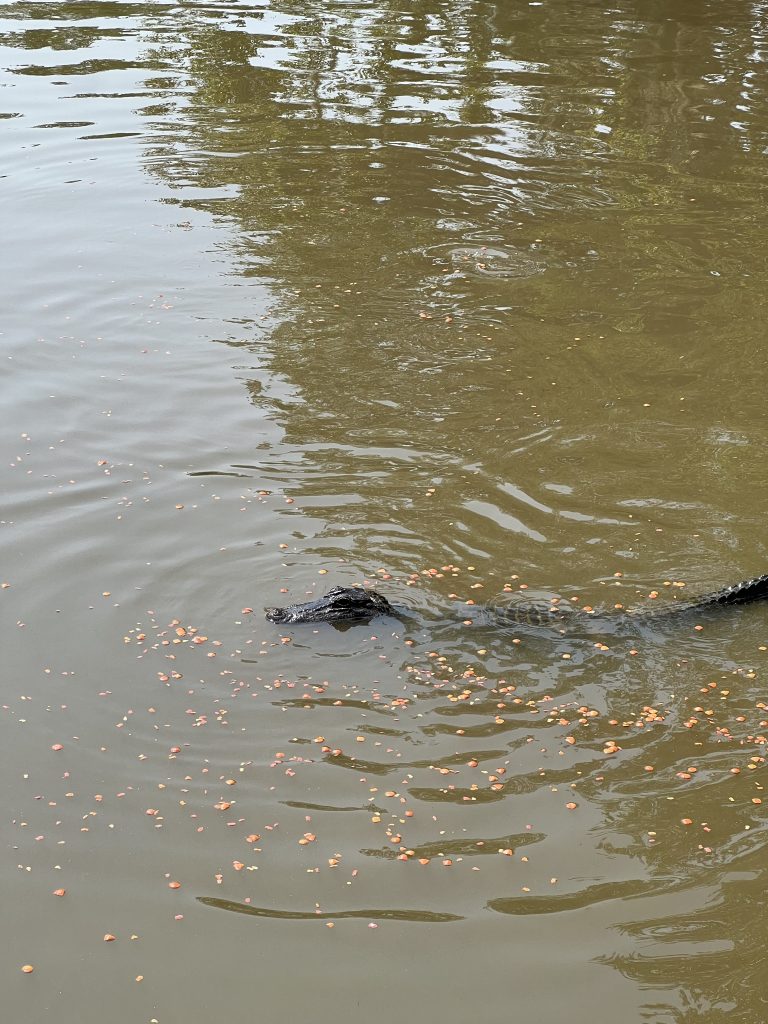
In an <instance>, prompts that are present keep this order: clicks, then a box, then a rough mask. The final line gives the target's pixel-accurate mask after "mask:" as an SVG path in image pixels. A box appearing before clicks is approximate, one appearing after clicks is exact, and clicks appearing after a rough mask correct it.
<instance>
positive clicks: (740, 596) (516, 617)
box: [266, 575, 768, 626]
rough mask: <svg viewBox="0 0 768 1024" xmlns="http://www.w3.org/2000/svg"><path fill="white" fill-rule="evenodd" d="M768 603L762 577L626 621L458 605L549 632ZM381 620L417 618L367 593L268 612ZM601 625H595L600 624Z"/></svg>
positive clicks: (298, 617)
mask: <svg viewBox="0 0 768 1024" xmlns="http://www.w3.org/2000/svg"><path fill="white" fill-rule="evenodd" d="M766 598H768V575H765V576H757V577H755V579H751V580H744V582H742V583H736V584H734V585H733V586H731V587H724V588H723V589H722V590H715V591H713V592H712V593H709V594H702V595H700V596H699V597H697V598H694V599H693V600H691V601H670V602H668V603H666V604H662V605H661V606H659V607H655V608H641V609H635V610H628V611H625V612H623V614H621V615H617V614H613V615H608V614H605V615H600V616H596V615H595V613H594V612H592V611H587V610H586V609H580V608H574V607H573V606H572V605H569V604H566V603H564V602H563V603H561V602H560V601H552V602H551V603H550V604H549V605H547V604H540V605H530V604H509V605H499V606H497V607H494V606H485V607H482V608H478V606H476V605H459V606H458V614H457V618H458V617H459V615H460V616H461V617H462V618H463V619H465V620H466V618H467V616H471V617H472V620H473V621H474V622H481V623H482V624H484V625H491V626H514V625H516V624H517V625H523V626H546V625H553V626H557V625H562V624H564V623H574V621H578V622H579V623H580V624H582V623H583V624H587V623H588V622H589V620H590V619H592V620H593V621H594V620H597V622H599V623H601V624H602V625H605V624H606V623H607V622H608V620H609V619H610V620H611V622H616V621H617V620H619V619H620V620H621V621H623V622H630V621H634V622H636V623H638V624H642V623H645V622H648V623H653V622H658V621H659V620H665V619H672V618H677V617H678V616H681V615H684V614H686V613H691V612H700V611H701V612H703V611H706V610H707V609H710V608H711V609H714V608H720V607H723V606H731V605H739V604H749V603H751V602H752V601H761V600H764V599H766ZM379 615H387V616H391V617H393V618H396V619H410V618H413V612H411V611H409V609H407V608H404V607H402V606H399V605H393V604H390V602H389V601H388V600H387V599H386V597H384V596H383V595H382V594H379V593H378V592H377V591H375V590H368V589H364V588H363V587H334V588H333V589H332V590H329V591H328V593H327V594H324V595H323V597H319V598H317V599H316V600H314V601H307V602H306V603H304V604H289V605H287V606H286V607H285V608H267V609H266V617H267V620H268V621H269V622H275V623H278V624H280V625H297V624H299V623H305V622H307V623H312V622H330V623H332V624H334V625H339V626H345V625H354V624H355V623H362V622H369V621H370V620H371V619H373V618H375V617H376V616H379ZM595 624H596V623H595Z"/></svg>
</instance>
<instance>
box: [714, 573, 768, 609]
mask: <svg viewBox="0 0 768 1024" xmlns="http://www.w3.org/2000/svg"><path fill="white" fill-rule="evenodd" d="M766 598H768V575H765V576H756V577H755V579H753V580H744V581H743V582H742V583H735V584H734V585H733V586H731V587H725V588H724V589H723V590H716V591H714V593H712V594H704V595H702V597H700V598H699V599H698V600H697V601H696V604H697V605H699V606H702V607H703V606H706V605H709V604H749V603H750V602H751V601H763V600H765V599H766Z"/></svg>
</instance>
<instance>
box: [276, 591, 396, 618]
mask: <svg viewBox="0 0 768 1024" xmlns="http://www.w3.org/2000/svg"><path fill="white" fill-rule="evenodd" d="M265 611H266V617H267V620H268V621H269V622H278V623H290V624H293V623H299V622H333V623H345V622H366V621H367V620H368V619H372V618H373V617H374V616H375V615H393V616H396V615H397V612H396V611H395V609H394V608H393V607H392V605H391V604H390V603H389V601H388V600H387V599H386V597H382V596H381V594H377V593H376V591H375V590H363V588H362V587H334V588H333V590H329V591H328V593H327V594H325V595H323V597H319V598H317V600H316V601H307V603H306V604H289V605H287V606H286V607H285V608H267V609H265Z"/></svg>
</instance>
